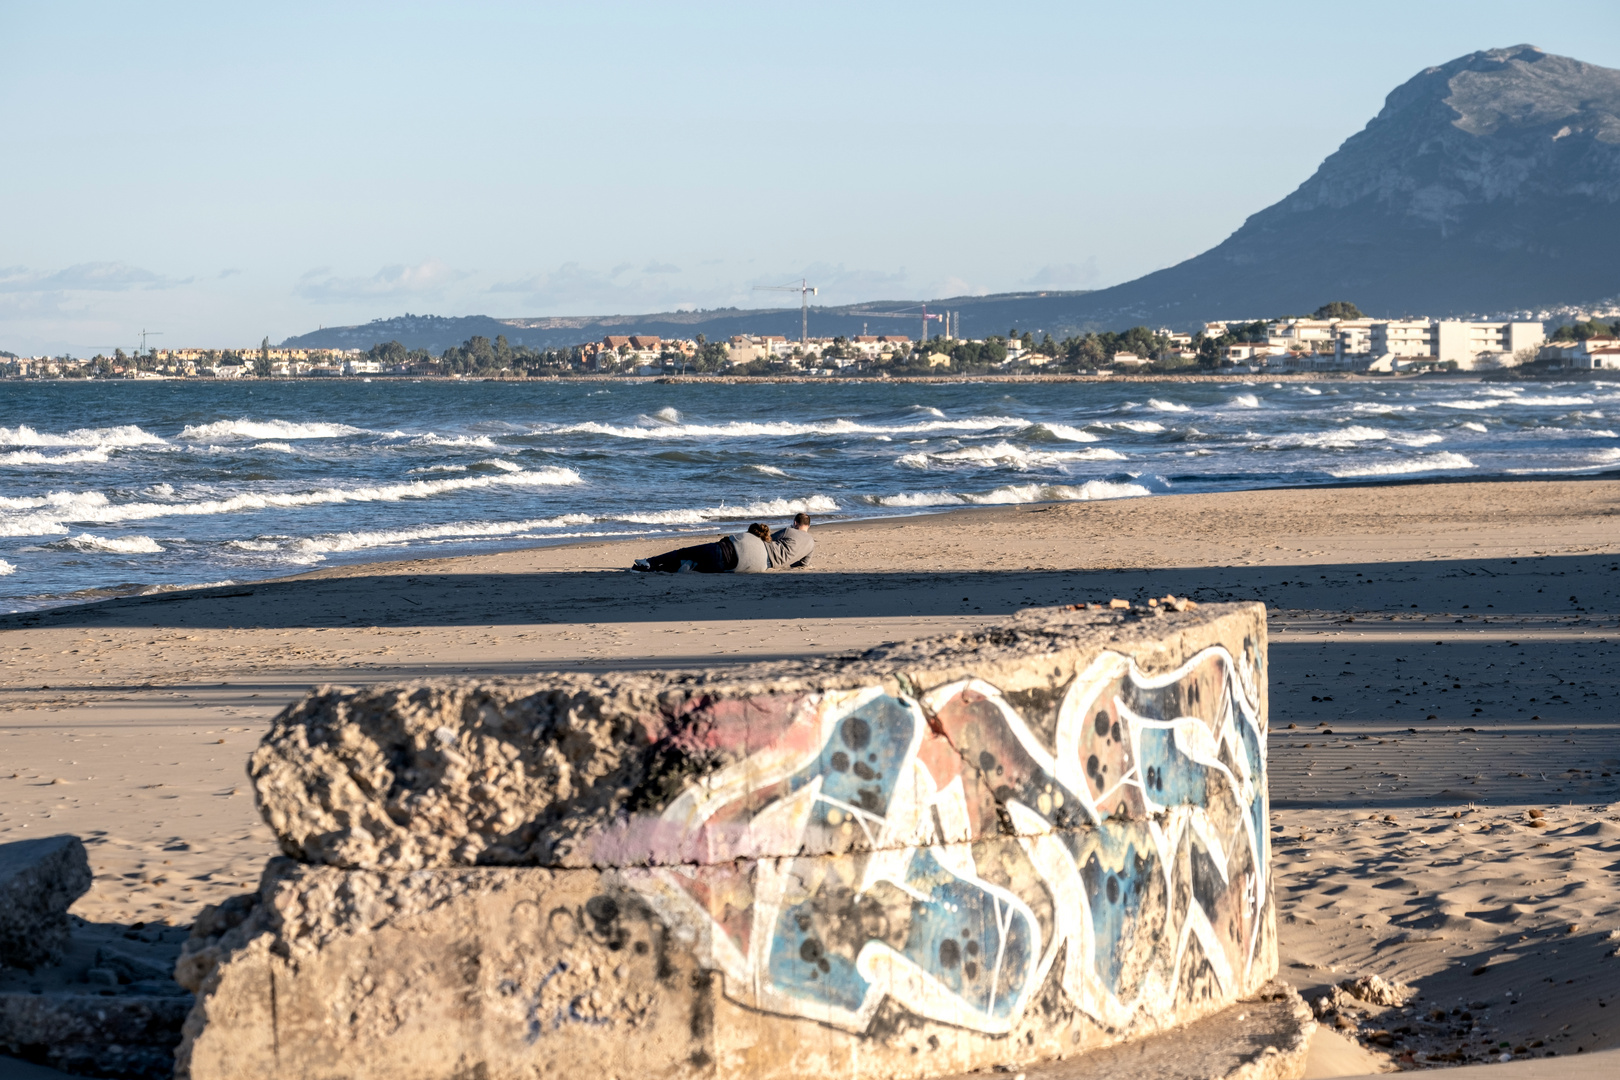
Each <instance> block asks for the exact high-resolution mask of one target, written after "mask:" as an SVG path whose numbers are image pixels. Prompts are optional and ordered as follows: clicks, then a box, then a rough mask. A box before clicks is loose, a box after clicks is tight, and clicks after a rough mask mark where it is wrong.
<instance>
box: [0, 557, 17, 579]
mask: <svg viewBox="0 0 1620 1080" xmlns="http://www.w3.org/2000/svg"><path fill="white" fill-rule="evenodd" d="M16 572H17V568H16V567H15V566H13V565H12V564H11V563H8V562H6V560H4V559H0V577H5V576H6V575H7V574H15V573H16Z"/></svg>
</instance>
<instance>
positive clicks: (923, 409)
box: [912, 405, 945, 420]
mask: <svg viewBox="0 0 1620 1080" xmlns="http://www.w3.org/2000/svg"><path fill="white" fill-rule="evenodd" d="M912 408H913V409H914V410H916V411H917V412H920V413H927V414H928V415H929V416H937V417H939V418H940V419H941V420H943V419H945V414H944V413H943V412H940V411H939V410H938V409H936V408H934V407H933V406H932V405H913V406H912Z"/></svg>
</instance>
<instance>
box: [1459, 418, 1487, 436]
mask: <svg viewBox="0 0 1620 1080" xmlns="http://www.w3.org/2000/svg"><path fill="white" fill-rule="evenodd" d="M1457 426H1458V427H1465V428H1467V429H1468V430H1469V431H1477V432H1479V433H1480V434H1481V435H1483V434H1485V433H1486V432H1487V431H1489V430H1490V429H1489V428H1487V427H1486V426H1485V425H1484V424H1481V423H1480V422H1479V421H1477V420H1464V421H1463V422H1462V423H1461V424H1458V425H1457Z"/></svg>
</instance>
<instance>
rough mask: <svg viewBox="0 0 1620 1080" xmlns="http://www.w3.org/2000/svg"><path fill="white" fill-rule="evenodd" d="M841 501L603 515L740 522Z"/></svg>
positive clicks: (833, 507) (645, 521)
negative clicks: (745, 519)
mask: <svg viewBox="0 0 1620 1080" xmlns="http://www.w3.org/2000/svg"><path fill="white" fill-rule="evenodd" d="M837 511H838V503H836V502H835V501H833V500H832V499H830V498H828V497H827V496H825V495H812V496H810V497H809V498H808V499H765V500H761V501H759V502H751V503H748V504H746V505H743V506H705V507H699V508H691V509H681V510H659V511H656V512H654V513H651V514H611V515H608V514H604V515H603V518H604V519H610V520H614V521H624V522H628V523H630V524H632V525H700V524H702V523H703V522H706V521H741V520H743V519H744V518H779V517H786V516H788V515H789V514H832V513H836V512H837Z"/></svg>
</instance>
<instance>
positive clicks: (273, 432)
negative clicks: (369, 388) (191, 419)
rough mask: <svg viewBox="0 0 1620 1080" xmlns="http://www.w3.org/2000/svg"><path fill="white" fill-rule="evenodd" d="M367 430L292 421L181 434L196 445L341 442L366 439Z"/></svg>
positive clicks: (230, 423) (228, 423) (201, 427)
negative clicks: (238, 441) (218, 441)
mask: <svg viewBox="0 0 1620 1080" xmlns="http://www.w3.org/2000/svg"><path fill="white" fill-rule="evenodd" d="M365 433H366V432H365V429H364V428H357V427H350V426H349V425H348V424H326V423H318V422H315V423H307V424H300V423H295V422H294V421H291V420H248V419H246V418H243V419H240V420H216V421H214V422H213V423H212V424H191V425H188V426H187V427H185V428H184V429H182V430H181V432H180V438H182V439H189V440H191V441H192V442H210V441H213V440H215V439H340V438H342V437H344V436H345V435H364V434H365Z"/></svg>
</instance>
